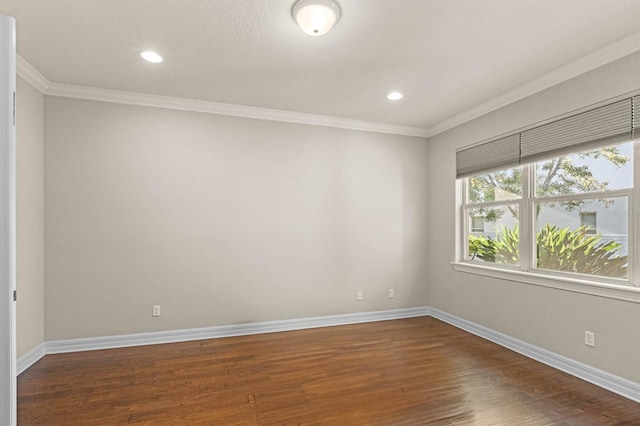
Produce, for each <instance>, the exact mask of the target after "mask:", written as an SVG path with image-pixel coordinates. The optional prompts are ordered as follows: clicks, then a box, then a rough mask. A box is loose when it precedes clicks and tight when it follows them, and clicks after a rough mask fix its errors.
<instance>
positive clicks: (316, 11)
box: [291, 0, 340, 36]
mask: <svg viewBox="0 0 640 426" xmlns="http://www.w3.org/2000/svg"><path fill="white" fill-rule="evenodd" d="M291 15H292V16H293V20H294V21H296V22H297V23H298V25H299V26H300V28H301V29H302V31H304V32H305V33H307V34H309V35H312V36H321V35H324V34H326V33H328V32H329V31H330V30H331V28H333V26H334V25H335V24H336V22H338V20H339V19H340V6H338V3H336V2H335V1H334V0H298V1H297V2H296V4H294V5H293V9H292V10H291Z"/></svg>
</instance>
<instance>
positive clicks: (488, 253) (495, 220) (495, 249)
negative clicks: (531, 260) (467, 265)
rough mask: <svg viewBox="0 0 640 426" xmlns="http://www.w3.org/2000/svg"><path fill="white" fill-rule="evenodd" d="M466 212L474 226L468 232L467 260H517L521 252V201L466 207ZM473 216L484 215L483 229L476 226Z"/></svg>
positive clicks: (514, 262)
mask: <svg viewBox="0 0 640 426" xmlns="http://www.w3.org/2000/svg"><path fill="white" fill-rule="evenodd" d="M467 216H468V219H469V227H470V228H471V229H469V233H468V238H469V241H468V250H467V253H468V255H467V259H468V260H474V261H477V262H488V263H499V264H506V265H517V264H518V262H519V256H520V255H519V249H518V244H519V241H520V230H519V226H518V205H516V204H512V205H505V206H497V207H492V208H470V209H467ZM474 218H482V220H483V230H482V231H481V232H477V231H476V230H474V229H473V226H474ZM476 224H477V222H476Z"/></svg>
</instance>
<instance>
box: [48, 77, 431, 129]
mask: <svg viewBox="0 0 640 426" xmlns="http://www.w3.org/2000/svg"><path fill="white" fill-rule="evenodd" d="M45 94H46V95H50V96H58V97H66V98H75V99H86V100H92V101H102V102H115V103H121V104H129V105H140V106H150V107H156V108H168V109H177V110H183V111H195V112H204V113H209V114H218V115H228V116H233V117H243V118H253V119H258V120H271V121H281V122H286V123H295V124H307V125H313V126H324V127H336V128H340V129H349V130H360V131H366V132H376V133H389V134H394V135H403V136H418V137H425V135H426V131H425V129H423V128H420V127H410V126H399V125H395V124H388V123H377V122H372V121H363V120H354V119H350V118H341V117H331V116H327V115H317V114H307V113H302V112H293V111H283V110H277V109H269V108H259V107H252V106H244V105H234V104H225V103H220V102H210V101H201V100H196V99H185V98H176V97H171V96H162V95H152V94H146V93H136V92H126V91H121V90H111V89H99V88H95V87H84V86H75V85H69V84H60V83H50V84H49V87H48V89H47V91H46V92H45Z"/></svg>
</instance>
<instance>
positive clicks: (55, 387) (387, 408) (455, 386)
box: [18, 317, 640, 426]
mask: <svg viewBox="0 0 640 426" xmlns="http://www.w3.org/2000/svg"><path fill="white" fill-rule="evenodd" d="M129 423H135V424H138V425H297V424H325V425H580V426H583V425H640V404H637V403H635V402H633V401H630V400H628V399H625V398H623V397H620V396H617V395H615V394H613V393H611V392H608V391H606V390H603V389H601V388H599V387H597V386H594V385H591V384H589V383H587V382H584V381H582V380H579V379H576V378H574V377H572V376H569V375H567V374H564V373H562V372H559V371H557V370H554V369H552V368H550V367H547V366H545V365H543V364H540V363H538V362H535V361H532V360H530V359H528V358H525V357H523V356H521V355H518V354H516V353H514V352H511V351H509V350H507V349H504V348H502V347H500V346H497V345H495V344H493V343H490V342H488V341H486V340H483V339H481V338H479V337H476V336H473V335H471V334H468V333H466V332H464V331H461V330H459V329H457V328H455V327H452V326H450V325H447V324H445V323H443V322H441V321H438V320H436V319H434V318H431V317H420V318H411V319H405V320H396V321H382V322H376V323H368V324H357V325H349V326H341V327H327V328H319V329H312V330H302V331H292V332H285V333H272V334H262V335H255V336H244V337H232V338H225V339H213V340H201V341H194V342H186V343H175V344H166V345H155V346H143V347H136V348H125V349H111V350H102V351H91V352H81V353H73V354H61V355H47V356H45V357H44V358H43V359H41V360H40V361H38V362H37V363H36V364H35V365H33V366H32V367H31V368H30V369H29V370H27V371H26V372H24V373H23V374H21V375H20V377H19V378H18V424H19V425H20V426H23V425H32V424H34V425H35V424H37V425H119V424H129Z"/></svg>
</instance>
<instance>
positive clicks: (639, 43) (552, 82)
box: [426, 31, 640, 137]
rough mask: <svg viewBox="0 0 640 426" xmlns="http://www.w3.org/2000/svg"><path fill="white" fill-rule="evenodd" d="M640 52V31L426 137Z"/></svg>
mask: <svg viewBox="0 0 640 426" xmlns="http://www.w3.org/2000/svg"><path fill="white" fill-rule="evenodd" d="M637 51H640V31H638V32H635V33H633V34H631V35H629V36H627V37H624V38H622V39H620V40H618V41H615V42H613V43H611V44H609V45H607V46H605V47H604V48H602V49H600V50H596V51H595V52H592V53H590V54H588V55H587V56H583V57H582V58H580V59H578V60H576V61H573V62H571V63H569V64H567V65H564V66H562V67H560V68H557V69H555V70H553V71H551V72H549V73H547V74H543V75H541V76H540V77H538V78H536V79H534V80H531V81H530V82H528V83H525V84H523V85H522V86H519V87H516V88H514V89H512V90H509V91H507V92H505V93H503V94H501V95H499V96H496V97H495V98H492V99H490V100H488V101H486V102H483V103H481V104H479V105H476V106H475V107H473V108H470V109H468V110H466V111H464V112H462V113H460V114H457V115H455V116H453V117H451V118H448V119H446V120H444V121H441V122H439V123H437V124H435V125H433V126H431V127H428V128H427V129H426V130H427V131H426V137H432V136H435V135H437V134H439V133H443V132H445V131H447V130H450V129H452V128H454V127H456V126H459V125H461V124H464V123H466V122H468V121H471V120H473V119H476V118H478V117H481V116H483V115H485V114H488V113H490V112H492V111H495V110H497V109H499V108H502V107H504V106H507V105H509V104H512V103H514V102H517V101H519V100H522V99H524V98H526V97H529V96H532V95H535V94H536V93H539V92H542V91H543V90H546V89H549V88H550V87H553V86H556V85H558V84H560V83H563V82H565V81H567V80H570V79H572V78H575V77H577V76H579V75H581V74H585V73H587V72H589V71H592V70H594V69H596V68H599V67H602V66H604V65H607V64H609V63H611V62H613V61H615V60H617V59H620V58H623V57H625V56H628V55H631V54H632V53H635V52H637Z"/></svg>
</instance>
